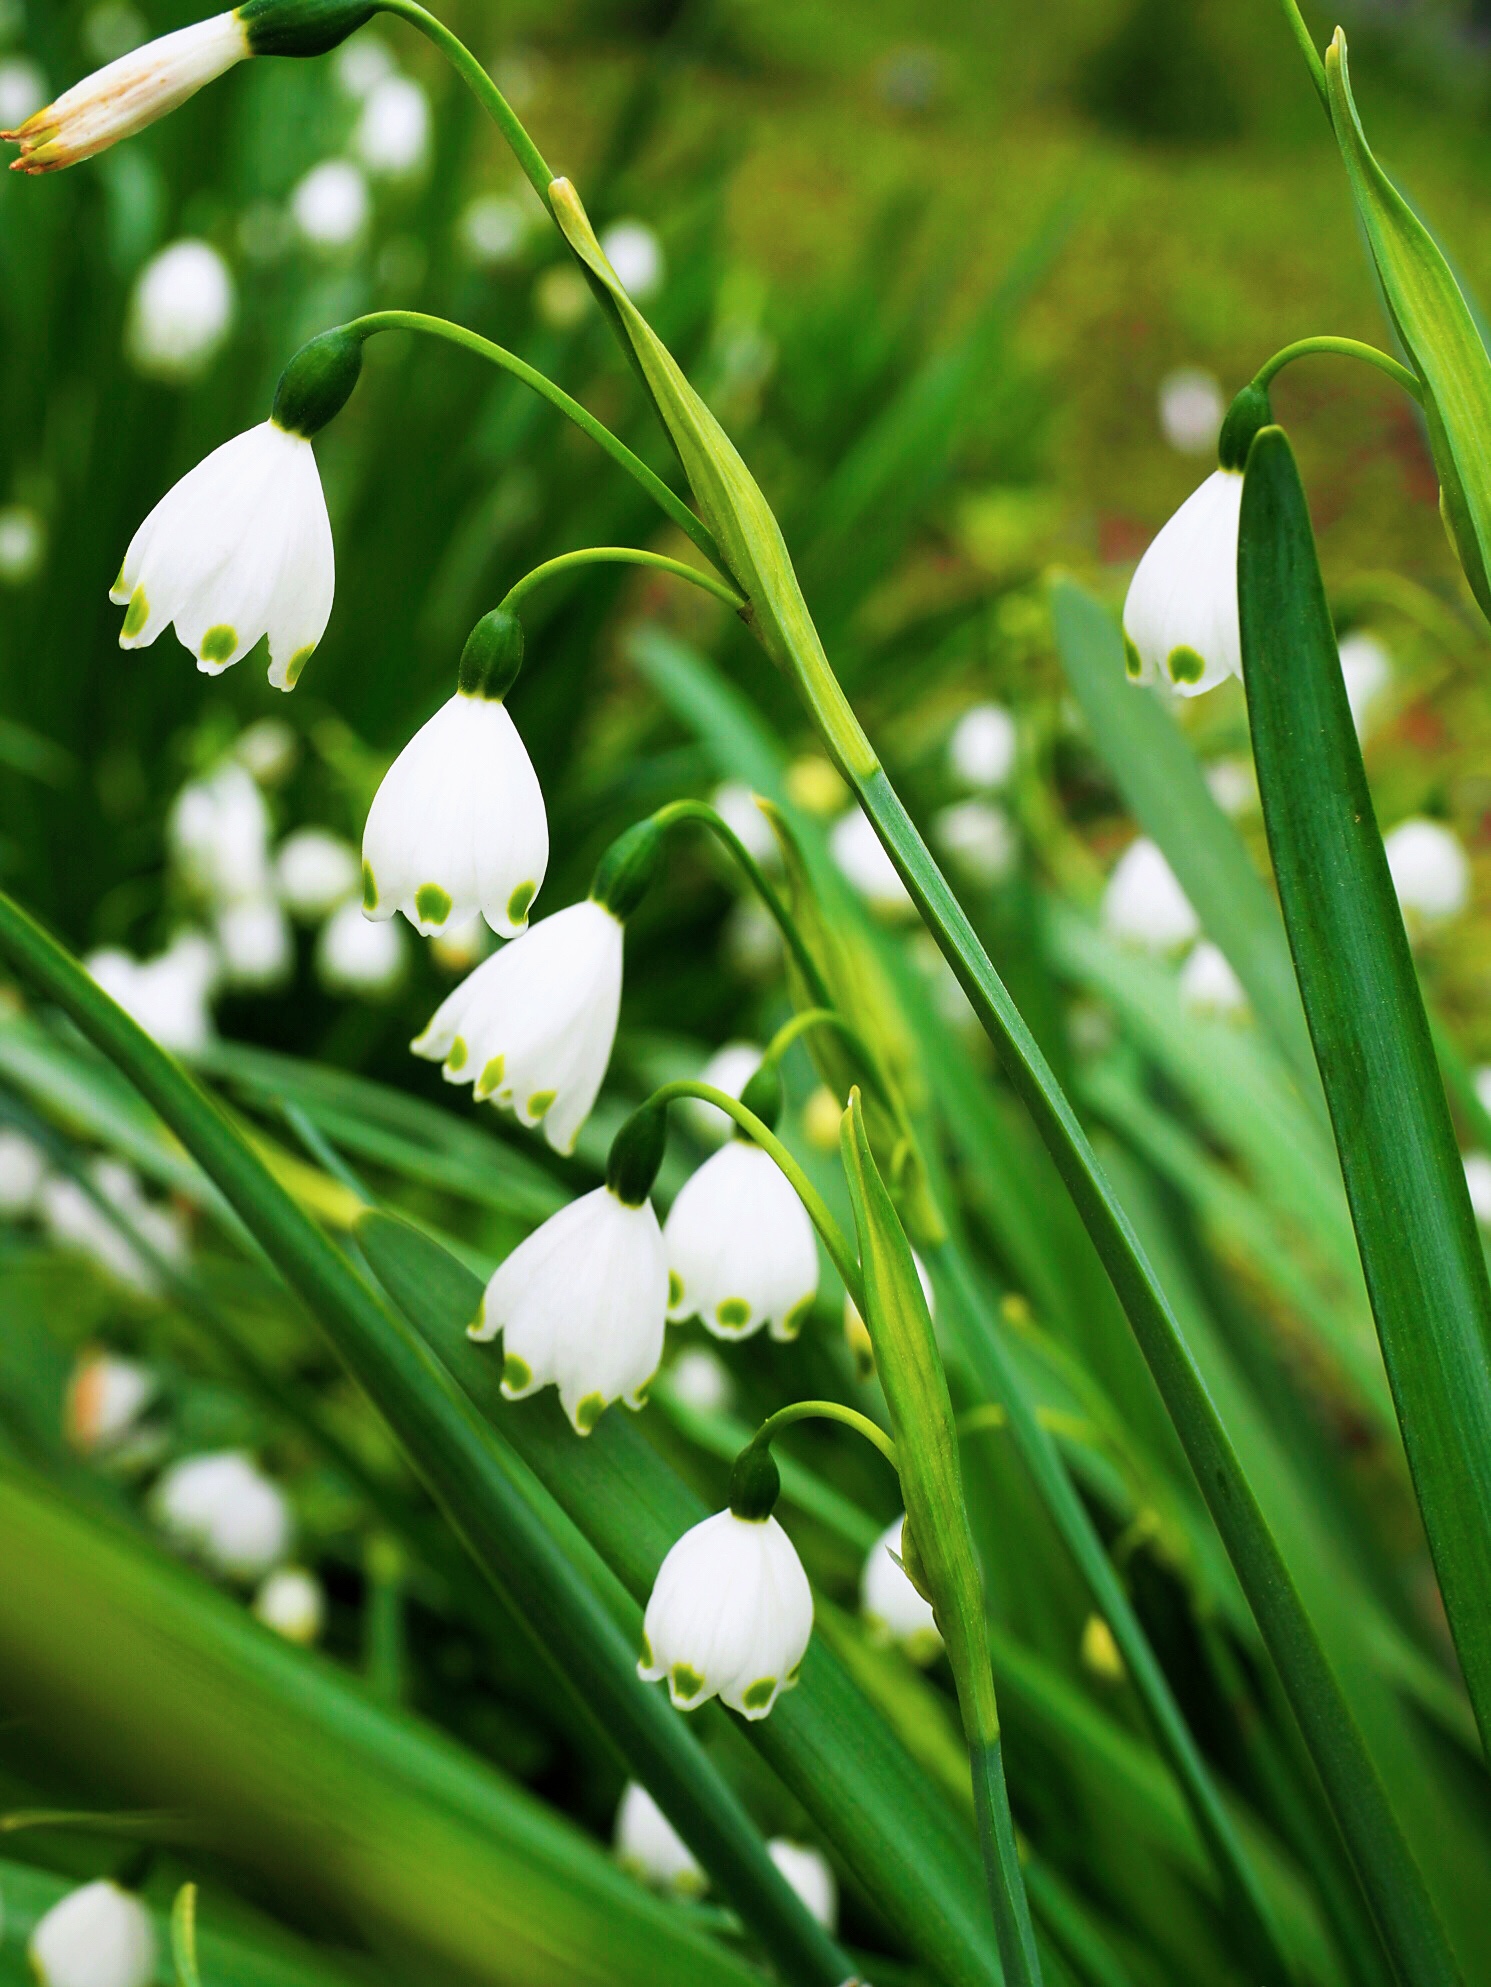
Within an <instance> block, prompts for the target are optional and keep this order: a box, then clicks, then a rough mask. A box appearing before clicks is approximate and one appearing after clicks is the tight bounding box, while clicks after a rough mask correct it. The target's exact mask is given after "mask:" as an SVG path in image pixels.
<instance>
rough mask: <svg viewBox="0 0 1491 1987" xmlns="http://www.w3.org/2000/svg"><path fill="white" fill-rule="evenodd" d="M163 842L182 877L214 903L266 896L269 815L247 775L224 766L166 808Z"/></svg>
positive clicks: (230, 765)
mask: <svg viewBox="0 0 1491 1987" xmlns="http://www.w3.org/2000/svg"><path fill="white" fill-rule="evenodd" d="M166 839H167V843H168V845H169V847H170V850H171V854H172V856H173V857H174V859H175V861H176V862H177V863H178V865H179V866H180V869H181V872H182V875H183V876H184V878H185V879H186V881H187V882H188V883H190V884H191V885H192V887H193V888H194V889H196V890H198V891H200V892H201V894H202V895H203V896H205V897H208V898H210V899H213V900H215V901H228V902H232V901H233V900H235V899H237V898H240V897H263V896H265V895H266V894H267V893H268V890H269V882H270V871H269V810H268V808H267V807H266V806H265V805H264V796H263V795H262V794H261V793H260V791H259V788H258V786H257V785H256V783H255V781H254V779H253V777H252V775H251V774H250V773H248V772H247V771H246V770H245V769H244V768H243V767H242V766H240V765H238V764H237V763H236V762H235V761H233V760H231V759H229V760H225V761H224V762H223V763H222V764H221V765H219V766H217V767H216V768H215V769H214V770H213V771H212V772H210V773H208V774H207V775H206V776H205V777H204V778H202V779H198V780H189V781H188V782H187V784H186V785H185V786H184V787H183V788H182V789H181V791H180V792H179V793H178V794H177V796H176V798H175V800H174V801H173V802H172V803H171V811H170V813H169V814H168V815H167V817H166Z"/></svg>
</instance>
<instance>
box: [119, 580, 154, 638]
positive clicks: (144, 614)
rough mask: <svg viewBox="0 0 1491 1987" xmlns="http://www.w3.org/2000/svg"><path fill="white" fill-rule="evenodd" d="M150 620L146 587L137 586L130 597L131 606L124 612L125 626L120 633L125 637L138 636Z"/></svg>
mask: <svg viewBox="0 0 1491 1987" xmlns="http://www.w3.org/2000/svg"><path fill="white" fill-rule="evenodd" d="M149 619H150V602H149V601H148V600H147V599H146V598H145V589H144V587H142V586H137V587H136V588H135V590H134V592H133V593H132V594H131V595H130V597H129V606H128V607H127V608H126V609H125V610H124V626H123V628H121V629H120V631H119V632H120V634H121V635H125V636H132V635H138V634H139V632H140V630H141V629H142V628H143V627H144V625H145V623H146V622H147V621H148V620H149Z"/></svg>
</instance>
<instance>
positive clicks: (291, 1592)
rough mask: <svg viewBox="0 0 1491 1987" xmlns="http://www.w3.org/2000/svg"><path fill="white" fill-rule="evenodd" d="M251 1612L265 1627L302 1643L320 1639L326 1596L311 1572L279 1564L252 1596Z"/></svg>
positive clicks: (288, 1639)
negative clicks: (252, 1608)
mask: <svg viewBox="0 0 1491 1987" xmlns="http://www.w3.org/2000/svg"><path fill="white" fill-rule="evenodd" d="M254 1613H255V1614H256V1615H257V1616H258V1618H259V1620H260V1621H262V1622H263V1624H264V1626H265V1627H266V1628H272V1629H273V1630H274V1632H275V1634H276V1635H283V1636H284V1638H285V1640H286V1641H287V1642H298V1643H300V1644H301V1645H302V1646H306V1645H309V1644H310V1643H312V1642H315V1641H318V1640H319V1639H320V1635H321V1630H322V1628H323V1627H324V1626H325V1623H326V1595H325V1594H324V1593H323V1592H322V1588H321V1582H320V1581H319V1580H318V1579H317V1578H316V1576H315V1574H314V1573H307V1571H306V1570H305V1568H304V1567H303V1566H278V1567H276V1568H275V1570H274V1572H272V1573H271V1574H269V1575H268V1576H267V1578H266V1579H264V1580H263V1581H262V1582H261V1583H260V1586H259V1591H258V1592H257V1593H256V1594H255V1595H254Z"/></svg>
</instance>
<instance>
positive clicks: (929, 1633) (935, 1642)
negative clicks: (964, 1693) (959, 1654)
mask: <svg viewBox="0 0 1491 1987" xmlns="http://www.w3.org/2000/svg"><path fill="white" fill-rule="evenodd" d="M905 1522H906V1520H905V1518H904V1516H902V1517H900V1518H897V1519H896V1520H895V1522H894V1523H893V1524H889V1525H887V1526H886V1528H885V1530H884V1531H883V1532H882V1533H881V1534H880V1536H879V1538H878V1539H876V1541H875V1543H874V1544H873V1545H872V1546H871V1547H870V1552H869V1556H868V1558H867V1559H866V1560H865V1565H864V1571H863V1572H862V1573H861V1574H860V1578H859V1609H860V1613H861V1614H862V1615H863V1616H864V1618H865V1620H866V1621H867V1622H868V1623H869V1624H870V1627H871V1629H872V1630H873V1631H874V1633H875V1634H876V1635H877V1636H878V1637H879V1638H880V1639H881V1640H882V1641H885V1642H895V1643H898V1644H899V1645H900V1647H901V1648H903V1649H904V1650H905V1651H906V1653H907V1655H908V1656H909V1657H910V1658H911V1660H912V1661H913V1662H914V1663H930V1662H931V1661H932V1660H933V1658H934V1657H935V1656H936V1655H937V1654H938V1652H939V1651H940V1649H941V1648H942V1634H941V1631H940V1630H939V1629H938V1626H937V1621H936V1617H935V1616H934V1615H933V1613H932V1603H931V1602H930V1601H929V1600H927V1599H926V1598H925V1597H924V1596H923V1595H921V1594H919V1593H918V1592H917V1590H916V1588H915V1587H914V1586H913V1585H912V1584H911V1578H910V1576H909V1574H908V1573H907V1571H906V1568H905V1567H904V1566H903V1565H902V1563H901V1528H902V1526H903V1525H904V1524H905Z"/></svg>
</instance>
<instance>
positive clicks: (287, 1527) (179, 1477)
mask: <svg viewBox="0 0 1491 1987" xmlns="http://www.w3.org/2000/svg"><path fill="white" fill-rule="evenodd" d="M150 1504H151V1510H152V1512H153V1513H154V1516H155V1519H156V1522H157V1523H158V1524H159V1525H160V1526H161V1527H162V1528H163V1529H164V1530H165V1531H166V1532H167V1533H169V1535H170V1536H171V1538H173V1539H174V1540H175V1541H176V1543H177V1544H178V1545H181V1546H185V1547H187V1548H188V1549H189V1550H190V1551H192V1552H195V1553H197V1554H198V1555H200V1557H201V1558H203V1559H204V1560H206V1562H207V1564H208V1565H209V1566H211V1567H212V1568H213V1569H214V1570H215V1571H216V1572H219V1573H226V1574H228V1575H230V1576H231V1577H232V1578H234V1579H238V1580H258V1579H260V1578H261V1577H262V1576H263V1575H264V1574H266V1573H268V1572H269V1570H270V1569H271V1567H273V1566H276V1565H277V1564H278V1563H279V1562H280V1560H282V1559H283V1558H284V1557H285V1555H286V1553H287V1552H288V1551H289V1550H290V1541H291V1538H292V1536H293V1534H294V1522H293V1520H292V1518H291V1515H290V1506H289V1503H288V1501H287V1500H286V1497H285V1493H284V1492H283V1491H282V1490H281V1489H280V1487H279V1485H278V1484H275V1483H271V1482H270V1480H269V1478H268V1477H267V1476H265V1475H264V1473H263V1471H262V1470H260V1469H259V1468H258V1467H257V1466H256V1465H255V1464H254V1462H253V1461H252V1460H251V1459H250V1458H249V1457H248V1456H246V1455H244V1453H243V1452H242V1451H241V1450H239V1449H222V1450H216V1451H213V1452H212V1453H210V1454H207V1455H200V1456H186V1457H183V1458H182V1460H181V1461H180V1462H177V1463H173V1464H172V1465H171V1467H170V1468H169V1469H168V1470H166V1471H165V1473H164V1474H163V1475H162V1477H161V1479H160V1481H159V1482H158V1483H157V1484H156V1486H155V1489H154V1490H153V1491H152V1492H151V1497H150Z"/></svg>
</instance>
